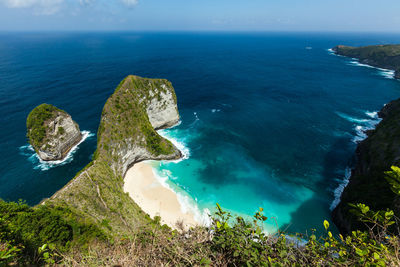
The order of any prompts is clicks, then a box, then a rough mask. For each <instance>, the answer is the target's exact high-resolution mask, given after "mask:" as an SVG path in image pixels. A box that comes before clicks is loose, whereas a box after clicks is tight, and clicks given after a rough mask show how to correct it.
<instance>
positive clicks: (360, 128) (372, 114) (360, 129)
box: [330, 111, 382, 210]
mask: <svg viewBox="0 0 400 267" xmlns="http://www.w3.org/2000/svg"><path fill="white" fill-rule="evenodd" d="M337 114H338V115H339V114H341V115H345V116H341V115H339V116H341V117H342V118H345V119H347V120H348V121H351V122H359V124H358V125H356V126H355V128H354V129H355V132H356V135H355V136H354V137H353V139H352V142H353V143H356V144H357V143H359V142H361V141H363V140H364V139H365V138H367V137H368V136H367V134H366V132H367V131H369V130H373V129H375V127H376V125H378V123H379V122H380V121H381V120H382V119H381V118H379V116H378V112H377V111H365V112H364V114H365V115H366V116H368V117H369V119H367V120H364V119H356V118H353V117H351V116H348V115H346V114H344V113H340V112H337ZM350 176H351V169H350V168H349V167H347V168H346V170H345V175H344V179H343V180H341V181H340V184H339V186H338V187H337V188H336V189H335V190H334V196H335V198H334V200H333V202H332V204H331V206H330V209H331V210H333V209H334V208H336V206H337V205H338V204H339V202H340V197H341V195H342V193H343V190H344V189H345V188H346V186H347V185H348V183H349V181H350Z"/></svg>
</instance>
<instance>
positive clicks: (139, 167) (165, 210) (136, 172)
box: [124, 162, 198, 229]
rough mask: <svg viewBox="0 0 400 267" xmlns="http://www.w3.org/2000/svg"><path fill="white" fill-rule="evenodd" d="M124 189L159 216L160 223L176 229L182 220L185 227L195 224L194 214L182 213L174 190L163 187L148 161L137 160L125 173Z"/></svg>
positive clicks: (142, 206) (154, 214)
mask: <svg viewBox="0 0 400 267" xmlns="http://www.w3.org/2000/svg"><path fill="white" fill-rule="evenodd" d="M124 180H125V183H124V191H125V192H128V193H129V196H130V197H131V198H132V199H133V200H134V201H135V202H136V203H137V204H138V205H139V206H140V207H141V209H142V210H143V211H144V212H146V213H147V214H149V215H150V217H151V218H154V217H155V216H160V217H161V223H162V224H164V223H165V224H167V225H168V226H170V227H171V228H174V229H177V228H178V227H177V222H183V225H184V227H185V229H188V228H189V227H192V226H196V225H198V223H197V222H196V221H195V219H194V214H192V213H190V212H188V213H183V212H182V209H181V205H180V203H179V201H178V197H177V195H176V193H175V192H174V191H172V190H171V189H169V188H167V187H164V186H163V185H162V184H161V183H160V182H159V181H158V180H157V178H156V177H155V175H154V173H153V169H152V167H151V165H150V164H149V163H146V162H139V163H136V164H135V165H134V166H133V167H132V168H130V169H129V170H128V171H127V173H126V175H125V179H124Z"/></svg>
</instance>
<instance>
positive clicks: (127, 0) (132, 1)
mask: <svg viewBox="0 0 400 267" xmlns="http://www.w3.org/2000/svg"><path fill="white" fill-rule="evenodd" d="M121 2H122V3H123V4H125V5H126V6H129V7H133V6H136V5H137V3H138V2H139V0H121Z"/></svg>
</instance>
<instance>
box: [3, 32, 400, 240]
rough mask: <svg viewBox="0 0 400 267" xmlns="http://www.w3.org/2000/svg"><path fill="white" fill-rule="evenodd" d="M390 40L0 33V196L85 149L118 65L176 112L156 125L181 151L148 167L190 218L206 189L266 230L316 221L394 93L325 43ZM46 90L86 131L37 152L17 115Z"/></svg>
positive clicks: (384, 38) (53, 171) (41, 180)
mask: <svg viewBox="0 0 400 267" xmlns="http://www.w3.org/2000/svg"><path fill="white" fill-rule="evenodd" d="M383 43H400V35H398V34H397V35H394V34H354V33H353V34H350V33H346V34H340V33H329V34H328V33H228V32H226V33H206V32H203V33H189V32H182V33H179V32H171V33H157V32H144V33H142V32H113V33H106V32H104V33H68V32H65V33H55V32H53V33H41V32H36V33H0V114H1V116H0V154H1V155H2V159H1V161H0V198H2V199H4V200H8V201H18V200H23V201H26V202H27V203H28V204H30V205H35V204H37V203H39V202H40V201H41V200H42V199H44V198H47V197H50V196H51V195H52V194H53V193H55V192H56V191H57V190H59V189H60V188H62V187H63V186H64V185H65V184H67V183H68V181H70V180H71V179H72V178H73V177H74V175H75V174H76V173H77V172H78V171H79V170H80V169H82V168H83V167H84V166H85V165H86V164H88V163H89V162H90V161H91V157H92V154H93V152H94V151H95V148H96V132H97V128H98V125H99V121H100V115H101V111H102V107H103V105H104V103H105V101H106V100H107V98H108V97H109V96H110V95H111V94H112V93H113V91H114V89H115V88H116V86H117V85H118V84H119V82H120V81H121V80H122V79H123V78H124V77H125V76H127V75H128V74H135V75H139V76H143V77H149V78H165V79H168V80H170V81H171V82H172V84H173V86H174V88H175V90H176V94H177V97H178V106H179V111H180V114H181V123H180V125H178V126H176V127H174V128H172V129H167V130H162V131H161V132H160V133H161V134H162V135H164V136H166V137H168V138H170V139H171V140H172V141H173V142H175V143H176V144H177V146H179V147H180V148H181V149H182V150H183V151H184V154H185V159H184V160H180V161H175V162H153V163H152V164H153V168H154V172H155V173H156V174H157V176H158V177H159V179H160V180H162V181H163V182H164V183H165V184H166V185H167V186H170V187H172V188H173V189H174V190H175V191H176V192H177V193H178V196H179V199H180V201H181V203H182V205H183V208H184V209H191V210H195V211H196V213H197V217H198V219H199V220H200V219H204V217H207V215H206V214H207V213H208V212H210V213H212V212H213V211H214V210H215V205H216V203H219V204H220V205H221V206H222V207H223V208H224V209H226V210H228V211H231V212H233V213H235V214H239V215H243V216H245V217H247V218H249V217H250V216H251V215H252V214H254V212H256V211H257V210H258V208H259V207H262V208H264V214H265V215H266V216H267V217H268V220H267V221H266V225H265V227H266V230H267V231H270V232H271V231H276V230H277V229H278V228H279V229H281V230H285V231H287V232H295V231H301V232H306V231H309V230H310V229H312V228H316V229H322V222H323V220H324V219H328V220H329V219H330V210H331V209H332V208H333V207H334V206H335V205H336V204H337V201H338V198H339V196H340V192H341V190H342V188H343V187H344V186H345V184H346V179H348V175H349V170H350V168H351V166H352V164H354V163H353V162H354V151H355V148H356V144H357V142H359V141H360V140H362V139H363V138H365V134H364V132H363V131H364V130H366V129H372V128H373V127H374V126H375V125H376V124H377V123H378V122H379V119H378V118H377V113H376V112H377V111H379V110H380V109H381V108H382V107H383V105H384V104H385V103H388V102H389V101H390V100H393V99H397V98H399V97H400V82H398V81H397V80H394V79H393V72H391V71H388V70H382V69H376V68H371V67H368V66H365V65H362V64H359V63H358V62H357V60H354V59H350V58H345V57H340V56H335V55H333V53H332V52H331V51H329V48H332V47H333V46H335V45H338V44H345V45H355V46H360V45H372V44H383ZM41 103H50V104H53V105H55V106H57V107H59V108H61V109H63V110H65V111H67V112H68V113H70V114H71V116H72V118H73V119H74V120H75V121H76V122H77V123H78V124H79V125H80V128H81V130H82V131H83V132H84V134H85V136H86V139H85V140H84V141H83V142H82V143H81V144H79V146H78V147H77V148H76V149H75V150H74V151H73V152H72V153H71V155H69V157H68V159H67V160H65V161H63V162H59V163H58V164H46V163H43V162H40V161H39V160H38V159H37V157H36V156H35V154H34V152H33V151H32V149H31V148H30V147H29V145H28V143H27V139H26V125H25V122H26V117H27V115H28V114H29V112H30V111H31V110H32V109H33V108H34V107H35V106H37V105H39V104H41Z"/></svg>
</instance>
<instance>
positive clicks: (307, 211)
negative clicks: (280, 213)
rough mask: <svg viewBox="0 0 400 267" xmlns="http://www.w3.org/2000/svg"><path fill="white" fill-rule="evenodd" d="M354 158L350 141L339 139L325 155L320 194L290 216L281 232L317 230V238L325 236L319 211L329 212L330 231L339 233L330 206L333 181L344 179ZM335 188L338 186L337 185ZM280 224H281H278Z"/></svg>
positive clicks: (319, 184) (327, 214)
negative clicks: (350, 151)
mask: <svg viewBox="0 0 400 267" xmlns="http://www.w3.org/2000/svg"><path fill="white" fill-rule="evenodd" d="M352 162H353V156H352V154H351V153H349V139H348V138H344V137H341V138H338V139H336V141H335V142H334V144H333V145H332V146H331V148H330V150H329V151H328V152H327V153H326V154H325V157H324V163H323V171H322V179H321V180H320V181H319V182H318V184H317V186H316V188H320V190H321V191H320V192H316V193H314V195H313V197H312V198H311V199H309V200H307V201H306V202H304V203H303V204H302V205H301V206H300V207H299V208H298V209H297V210H296V211H294V212H293V213H291V214H290V216H291V222H290V223H288V224H285V225H283V226H281V227H280V230H281V231H284V232H286V233H295V232H297V233H303V234H307V233H308V234H310V233H311V229H316V231H317V232H316V233H317V236H318V235H320V234H323V233H324V232H325V229H324V227H323V221H321V214H319V213H318V211H319V210H324V211H327V212H326V215H325V217H326V218H325V219H326V220H328V221H329V222H330V225H331V226H330V230H331V231H332V232H333V233H338V230H337V228H336V226H335V225H334V224H333V223H332V222H331V211H330V209H329V208H330V205H331V203H332V201H333V197H332V194H333V193H332V189H335V188H333V186H332V181H334V180H335V179H342V178H344V172H345V169H346V167H348V166H351V164H352ZM335 186H337V184H336V183H335ZM278 223H279V222H278Z"/></svg>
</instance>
